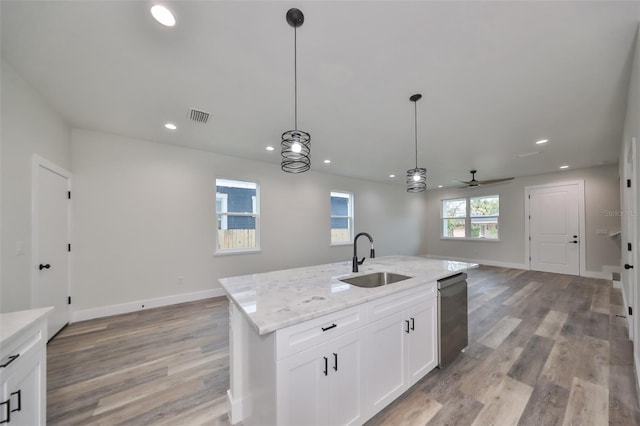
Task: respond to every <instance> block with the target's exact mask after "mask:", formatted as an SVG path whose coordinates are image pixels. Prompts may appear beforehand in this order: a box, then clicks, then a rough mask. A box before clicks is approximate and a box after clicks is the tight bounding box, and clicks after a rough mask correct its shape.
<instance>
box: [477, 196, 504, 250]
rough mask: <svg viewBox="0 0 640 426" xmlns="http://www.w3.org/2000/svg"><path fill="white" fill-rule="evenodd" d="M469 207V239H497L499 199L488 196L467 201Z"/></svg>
mask: <svg viewBox="0 0 640 426" xmlns="http://www.w3.org/2000/svg"><path fill="white" fill-rule="evenodd" d="M469 205H470V206H471V238H491V239H494V240H496V239H498V218H499V216H500V197H499V196H498V195H489V196H486V197H474V198H471V199H470V200H469Z"/></svg>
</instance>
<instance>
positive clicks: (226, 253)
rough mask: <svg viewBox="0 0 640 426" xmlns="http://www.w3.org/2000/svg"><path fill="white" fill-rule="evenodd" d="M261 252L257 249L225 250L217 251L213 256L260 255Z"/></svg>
mask: <svg viewBox="0 0 640 426" xmlns="http://www.w3.org/2000/svg"><path fill="white" fill-rule="evenodd" d="M261 252H262V250H261V249H259V248H255V249H246V250H225V251H217V252H215V253H213V255H214V256H231V255H234V254H255V253H261Z"/></svg>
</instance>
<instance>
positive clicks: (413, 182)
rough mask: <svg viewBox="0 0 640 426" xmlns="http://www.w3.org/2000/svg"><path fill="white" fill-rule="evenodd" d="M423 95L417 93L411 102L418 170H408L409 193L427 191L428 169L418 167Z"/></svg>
mask: <svg viewBox="0 0 640 426" xmlns="http://www.w3.org/2000/svg"><path fill="white" fill-rule="evenodd" d="M420 98H422V95H421V94H419V93H417V94H415V95H412V96H411V97H410V98H409V100H410V101H411V102H413V106H414V119H415V122H414V123H415V138H416V168H415V169H409V170H407V192H422V191H424V190H425V189H427V169H425V168H423V167H418V101H419V100H420Z"/></svg>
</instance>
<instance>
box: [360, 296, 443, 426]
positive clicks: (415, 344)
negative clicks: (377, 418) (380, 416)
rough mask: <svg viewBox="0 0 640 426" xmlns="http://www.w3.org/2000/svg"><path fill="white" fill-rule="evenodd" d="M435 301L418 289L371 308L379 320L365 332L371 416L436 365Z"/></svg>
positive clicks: (368, 397) (377, 302) (373, 315)
mask: <svg viewBox="0 0 640 426" xmlns="http://www.w3.org/2000/svg"><path fill="white" fill-rule="evenodd" d="M436 302H437V298H436V295H435V292H434V291H430V290H426V289H420V290H418V291H411V292H407V293H406V294H405V293H401V294H399V295H395V296H394V297H389V298H385V299H381V300H379V301H375V302H372V303H371V304H370V316H371V317H373V318H380V319H378V320H377V321H374V322H373V323H371V324H370V325H369V327H368V328H367V370H368V372H369V373H370V375H373V376H374V377H375V380H372V381H371V383H370V384H369V386H367V397H366V399H367V401H368V405H369V407H370V410H371V411H370V413H371V415H373V414H375V413H377V412H379V411H380V410H382V409H383V408H384V407H386V406H387V405H388V404H389V403H391V401H393V400H394V399H396V398H397V397H398V396H400V395H401V394H402V393H403V392H404V391H406V390H407V389H408V388H409V387H411V386H412V385H413V384H415V383H416V382H417V381H418V380H420V379H421V378H422V377H424V376H425V375H426V374H427V373H428V372H429V371H431V370H433V368H435V366H436V365H437V355H436V354H437V342H436V336H437V334H436V333H437V328H436V327H437V316H436V309H437V303H436Z"/></svg>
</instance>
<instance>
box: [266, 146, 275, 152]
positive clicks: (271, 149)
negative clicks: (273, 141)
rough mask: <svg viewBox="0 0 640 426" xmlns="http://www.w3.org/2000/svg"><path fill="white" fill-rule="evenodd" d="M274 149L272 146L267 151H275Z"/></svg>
mask: <svg viewBox="0 0 640 426" xmlns="http://www.w3.org/2000/svg"><path fill="white" fill-rule="evenodd" d="M274 149H275V148H274V147H272V146H271V145H269V146H268V147H267V151H273V150H274Z"/></svg>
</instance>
